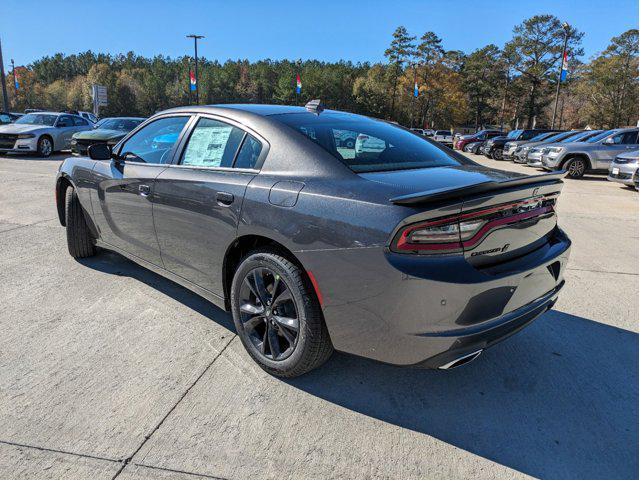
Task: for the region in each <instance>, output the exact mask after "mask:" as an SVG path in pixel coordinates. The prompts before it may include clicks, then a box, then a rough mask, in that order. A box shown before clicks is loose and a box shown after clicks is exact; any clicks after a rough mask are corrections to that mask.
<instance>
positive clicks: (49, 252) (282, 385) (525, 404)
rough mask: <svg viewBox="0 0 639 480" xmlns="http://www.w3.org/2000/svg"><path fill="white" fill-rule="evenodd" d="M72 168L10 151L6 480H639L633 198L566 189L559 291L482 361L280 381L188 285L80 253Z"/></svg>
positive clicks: (0, 331) (362, 364)
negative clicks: (67, 179)
mask: <svg viewBox="0 0 639 480" xmlns="http://www.w3.org/2000/svg"><path fill="white" fill-rule="evenodd" d="M61 158H63V157H60V156H58V157H56V158H53V159H50V160H38V159H35V158H29V157H23V158H21V157H10V158H7V157H0V478H2V479H13V478H39V479H40V478H44V479H58V478H72V479H75V478H81V479H84V478H91V479H112V478H116V477H117V478H118V479H122V480H124V479H151V478H159V479H168V478H175V479H184V480H186V479H194V478H223V479H253V480H254V479H262V478H277V479H288V478H291V479H300V478H305V479H306V478H308V479H315V478H317V479H338V478H340V479H341V478H349V479H369V478H401V479H412V478H414V479H423V478H471V477H472V478H482V479H483V478H486V479H495V478H523V477H527V476H532V477H540V478H550V479H553V478H580V479H595V478H637V472H639V361H638V359H639V192H635V191H632V190H630V189H627V188H624V187H620V186H619V185H617V184H612V183H610V182H607V181H606V180H605V178H604V177H603V176H594V175H593V176H588V177H587V178H585V179H583V180H578V181H576V180H567V181H566V184H565V188H564V192H563V194H562V195H561V198H560V200H559V222H560V225H561V226H562V227H563V228H564V229H565V230H566V231H567V232H568V234H569V235H570V236H571V238H572V240H573V249H572V256H571V260H570V264H569V267H568V270H567V272H566V287H565V289H564V291H563V293H562V294H561V296H560V299H559V301H558V303H557V304H556V306H555V308H554V310H553V311H551V312H548V313H546V314H545V315H543V316H542V317H541V318H539V319H538V320H537V321H536V322H534V323H533V324H532V325H531V326H530V327H528V328H526V329H525V330H523V331H522V332H520V333H519V334H517V335H515V336H514V337H512V338H510V339H508V340H507V341H505V342H503V343H501V344H499V345H497V346H495V347H494V348H492V349H489V350H488V351H486V352H485V353H484V355H482V356H481V357H480V358H479V359H478V360H477V361H475V362H473V363H470V364H468V365H466V366H464V367H462V368H459V369H455V370H451V371H447V372H442V371H427V370H414V369H406V368H398V367H393V366H389V365H383V364H379V363H376V362H373V361H369V360H364V359H360V358H355V357H352V356H349V355H345V354H336V355H334V357H333V358H332V359H331V360H330V361H329V362H328V363H327V364H326V365H324V366H323V367H322V368H320V369H318V370H316V371H314V372H312V373H310V374H308V375H306V376H303V377H300V378H297V379H294V380H289V381H283V380H280V379H276V378H273V377H271V376H269V375H267V374H265V373H264V372H263V371H262V370H261V369H259V368H258V367H257V366H256V365H255V364H254V363H253V362H252V361H251V359H250V358H249V356H248V355H247V354H246V353H245V352H244V350H243V348H242V345H241V343H240V341H239V339H238V338H237V337H236V335H235V332H234V328H233V324H232V321H231V318H230V316H229V315H228V314H227V313H225V312H223V311H221V310H220V309H218V308H216V307H214V306H213V305H211V304H209V303H207V302H206V301H205V300H203V299H202V298H200V297H198V296H197V295H195V294H194V293H191V292H189V291H187V290H185V289H184V288H182V287H180V286H178V285H176V284H174V283H172V282H171V281H169V280H166V279H164V278H162V277H160V276H158V275H156V274H154V273H152V272H150V271H148V270H145V269H144V268H142V267H139V266H137V265H135V264H134V263H132V262H130V261H128V260H126V259H124V258H123V257H121V256H119V255H117V254H114V253H108V252H103V253H101V254H100V255H98V256H97V257H94V258H91V259H87V260H83V261H75V260H74V259H72V258H71V257H70V256H69V255H68V253H67V250H66V243H65V232H64V229H63V228H62V227H61V226H60V225H59V223H58V220H57V217H56V211H55V202H54V194H53V181H54V176H55V172H56V170H57V167H58V165H59V163H60V160H61ZM473 158H475V159H477V160H478V161H480V162H481V163H483V164H487V165H491V166H496V167H498V168H503V169H508V170H517V171H523V172H526V173H535V170H531V169H530V168H528V167H525V166H518V165H514V164H512V163H509V162H496V161H490V160H485V159H484V158H483V157H475V156H473Z"/></svg>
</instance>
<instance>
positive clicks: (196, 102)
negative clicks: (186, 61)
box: [186, 34, 204, 105]
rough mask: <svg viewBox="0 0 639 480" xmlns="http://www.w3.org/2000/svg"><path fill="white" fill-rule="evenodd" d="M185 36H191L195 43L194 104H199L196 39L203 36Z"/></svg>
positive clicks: (188, 36)
mask: <svg viewBox="0 0 639 480" xmlns="http://www.w3.org/2000/svg"><path fill="white" fill-rule="evenodd" d="M186 38H192V39H193V43H194V45H195V104H196V105H199V104H200V80H199V78H198V74H197V41H198V40H199V39H201V38H204V35H195V34H191V35H187V36H186Z"/></svg>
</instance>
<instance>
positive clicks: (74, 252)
mask: <svg viewBox="0 0 639 480" xmlns="http://www.w3.org/2000/svg"><path fill="white" fill-rule="evenodd" d="M64 202H65V205H64V215H65V217H64V220H65V224H66V226H67V247H68V249H69V254H70V255H71V256H72V257H73V258H86V257H92V256H93V255H95V252H96V248H95V245H94V244H93V238H92V237H91V232H90V231H89V227H88V226H87V222H86V219H85V218H84V210H83V208H82V205H80V200H78V195H77V194H76V192H75V189H74V188H73V187H68V188H67V191H66V195H65V198H64Z"/></svg>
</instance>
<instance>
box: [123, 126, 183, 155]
mask: <svg viewBox="0 0 639 480" xmlns="http://www.w3.org/2000/svg"><path fill="white" fill-rule="evenodd" d="M188 120H189V117H166V118H161V119H159V120H156V121H155V122H152V123H149V124H148V125H146V126H145V127H144V128H143V129H141V130H139V131H138V132H136V133H135V134H134V135H133V136H132V137H131V138H129V139H128V140H127V141H126V142H125V143H124V145H122V148H121V149H120V156H121V157H125V156H127V157H129V159H130V160H132V161H136V162H145V163H168V162H170V161H171V150H172V149H173V145H175V142H177V139H178V137H179V136H180V133H181V132H182V129H183V128H184V125H186V122H188ZM127 154H128V155H127ZM130 157H133V158H130Z"/></svg>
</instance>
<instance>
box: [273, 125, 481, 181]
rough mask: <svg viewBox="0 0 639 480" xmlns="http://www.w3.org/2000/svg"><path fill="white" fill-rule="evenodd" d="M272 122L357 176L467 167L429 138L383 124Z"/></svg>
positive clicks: (462, 161)
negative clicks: (410, 170)
mask: <svg viewBox="0 0 639 480" xmlns="http://www.w3.org/2000/svg"><path fill="white" fill-rule="evenodd" d="M271 118H273V119H276V120H279V121H280V122H282V123H284V124H286V125H288V126H289V127H291V128H293V129H294V130H296V131H297V132H299V133H301V134H303V135H305V136H306V137H307V138H309V139H310V140H311V141H313V142H315V143H317V144H318V145H319V146H320V147H322V148H323V149H324V150H326V151H327V152H329V153H330V154H331V155H333V156H334V157H335V158H337V159H338V160H340V161H341V162H342V163H344V164H345V165H346V166H348V167H349V168H350V169H351V170H353V171H354V172H375V171H387V170H403V169H410V168H428V167H442V166H457V165H462V164H464V160H462V159H458V158H457V157H455V156H452V155H449V154H448V153H446V152H445V151H444V150H443V149H442V148H440V147H438V146H436V145H435V144H433V143H432V142H431V141H429V140H427V139H426V138H425V137H422V136H419V135H415V134H413V133H412V132H410V131H408V130H404V129H403V128H401V127H398V126H396V125H393V124H390V123H387V122H384V121H381V120H375V119H372V118H368V117H363V116H359V115H353V114H348V113H337V112H323V113H322V114H320V115H316V114H314V113H310V112H308V113H288V114H280V115H273V116H272V117H271ZM446 134H448V135H450V132H446ZM353 140H354V141H353ZM468 164H472V163H471V162H470V161H468Z"/></svg>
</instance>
